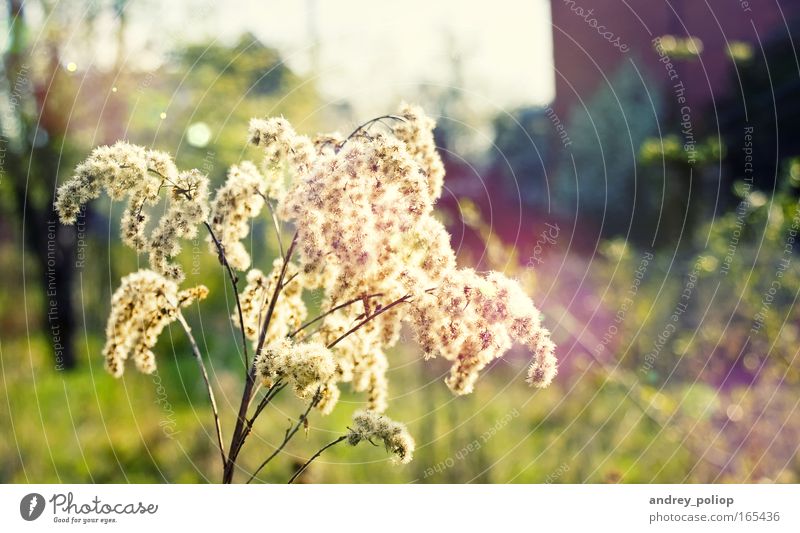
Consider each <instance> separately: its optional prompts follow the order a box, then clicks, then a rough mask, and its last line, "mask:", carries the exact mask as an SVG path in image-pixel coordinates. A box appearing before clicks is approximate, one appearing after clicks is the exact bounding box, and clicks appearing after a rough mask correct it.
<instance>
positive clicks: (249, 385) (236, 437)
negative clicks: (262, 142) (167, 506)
mask: <svg viewBox="0 0 800 533" xmlns="http://www.w3.org/2000/svg"><path fill="white" fill-rule="evenodd" d="M296 245H297V233H296V232H295V234H294V237H292V243H291V244H290V245H289V249H288V250H287V251H286V258H285V259H284V260H283V266H282V267H281V273H280V276H279V277H278V280H277V282H276V283H275V290H274V291H273V292H272V298H271V300H270V303H269V309H268V310H267V316H266V317H265V318H264V322H263V324H262V326H261V332H260V333H259V336H258V344H257V346H256V350H255V352H254V353H253V360H252V361H251V362H250V368H249V370H248V372H247V378H246V380H245V383H244V390H243V391H242V401H241V403H240V404H239V413H238V415H237V417H236V426H235V427H234V429H233V436H232V437H231V450H235V451H236V453H230V454H228V461H227V463H226V464H225V468H224V471H223V474H222V482H223V483H230V482H231V481H232V480H233V469H234V467H235V466H236V458H237V457H238V455H239V451H240V450H241V448H242V445H243V444H244V439H245V438H246V436H243V435H244V426H245V424H246V423H247V419H246V417H247V406H248V405H250V398H251V396H252V394H253V385H254V384H255V378H256V365H255V362H256V357H258V354H259V353H261V349H262V348H263V347H264V342H265V341H266V339H267V330H268V329H269V323H270V320H271V319H272V313H273V312H274V311H275V305H276V304H277V303H278V296H279V295H280V292H281V288H282V287H283V278H284V277H285V276H286V269H287V267H288V265H289V261H291V260H292V252H293V251H294V247H295V246H296ZM242 330H243V331H244V328H242Z"/></svg>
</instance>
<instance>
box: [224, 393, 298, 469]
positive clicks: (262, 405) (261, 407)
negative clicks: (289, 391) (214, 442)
mask: <svg viewBox="0 0 800 533" xmlns="http://www.w3.org/2000/svg"><path fill="white" fill-rule="evenodd" d="M286 385H287V384H286V383H281V382H277V383H275V385H273V386H272V387H270V388H269V389H268V390H267V393H266V394H265V395H264V397H263V398H261V401H260V402H258V405H257V406H256V410H255V412H254V413H253V416H251V417H250V418H248V419H247V422H245V425H244V429H243V430H242V438H241V440H240V441H239V445H238V447H237V448H236V450H235V451H234V450H231V453H233V454H234V457H237V456H238V455H239V450H241V448H242V446H244V441H245V439H247V437H248V435H250V432H251V431H252V430H253V425H254V424H255V422H256V419H257V418H258V417H259V415H260V414H261V412H262V411H263V410H264V408H265V407H266V406H267V405H269V403H270V402H271V401H272V400H273V399H274V398H275V396H277V395H278V393H279V392H281V391H282V390H283V389H285V388H286Z"/></svg>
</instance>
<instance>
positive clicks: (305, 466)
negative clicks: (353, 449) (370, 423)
mask: <svg viewBox="0 0 800 533" xmlns="http://www.w3.org/2000/svg"><path fill="white" fill-rule="evenodd" d="M346 438H347V435H342V436H341V437H339V438H338V439H336V440H334V441H332V442H329V443H328V444H326V445H325V446H323V447H322V448H320V449H319V450H318V451H317V453H315V454H314V455H312V456H311V459H309V460H308V461H306V463H305V464H304V465H303V466H301V467H300V469H299V470H298V471H297V472H295V473H294V475H293V476H292V477H291V478H290V479H289V482H288V484H292V483H294V480H295V479H297V476H299V475H300V474H302V473H303V472H304V471H305V469H306V468H308V465H310V464H311V462H312V461H313V460H314V459H316V458H317V457H319V456H320V455H322V452H324V451H325V450H327V449H328V448H330V447H332V446H336V445H337V444H339V443H340V442H342V441H343V440H345V439H346Z"/></svg>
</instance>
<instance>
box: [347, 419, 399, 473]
mask: <svg viewBox="0 0 800 533" xmlns="http://www.w3.org/2000/svg"><path fill="white" fill-rule="evenodd" d="M373 439H375V440H379V441H382V442H383V444H384V446H386V451H387V452H389V453H391V454H392V455H394V460H395V461H396V462H398V463H403V464H405V463H410V462H411V460H412V459H413V458H414V448H415V444H414V438H413V437H412V436H411V434H410V433H409V432H408V429H406V426H405V425H404V424H401V423H400V422H395V421H393V420H391V419H390V418H388V417H387V416H385V415H382V414H379V413H376V412H375V411H356V412H355V413H354V414H353V426H352V427H351V428H350V431H349V432H348V434H347V442H348V444H350V445H351V446H356V445H358V444H359V443H360V442H362V441H365V440H366V441H369V442H372V441H373Z"/></svg>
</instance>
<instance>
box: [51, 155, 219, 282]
mask: <svg viewBox="0 0 800 533" xmlns="http://www.w3.org/2000/svg"><path fill="white" fill-rule="evenodd" d="M164 188H168V189H169V190H170V194H169V195H168V202H169V203H168V207H167V210H166V213H165V215H164V216H163V217H162V218H161V219H160V220H159V222H158V224H157V225H156V226H155V228H153V229H152V231H151V232H150V235H149V236H148V234H147V225H148V222H149V219H150V216H149V214H148V213H147V211H146V208H147V207H148V206H153V205H155V204H157V203H158V202H159V200H160V192H161V190H162V189H164ZM103 190H105V191H106V193H107V194H108V195H109V197H111V199H112V200H124V199H126V198H127V206H126V208H125V211H124V213H123V215H122V221H121V227H122V229H121V233H122V241H123V242H124V243H125V244H126V245H128V246H130V247H131V248H133V249H134V250H136V251H137V252H147V253H149V254H150V266H151V267H152V268H153V269H154V270H156V271H157V272H159V273H161V274H162V275H164V276H166V277H168V278H169V279H172V280H176V281H180V280H181V279H183V272H182V270H181V268H180V266H178V265H177V264H174V263H172V262H170V260H171V259H172V258H173V257H175V256H176V255H178V253H179V252H180V243H179V241H180V239H192V238H194V237H195V236H196V235H197V226H198V225H199V224H200V223H202V222H204V221H205V219H206V217H207V216H208V179H207V178H206V177H205V176H204V175H202V174H200V173H199V172H198V171H196V170H192V171H188V172H178V169H177V167H176V166H175V163H174V162H173V161H172V158H171V157H170V156H169V155H167V154H165V153H163V152H157V151H154V150H146V149H144V148H142V147H140V146H134V145H131V144H128V143H126V142H124V141H120V142H118V143H116V144H114V145H113V146H101V147H99V148H96V149H95V150H94V151H93V152H92V154H91V155H90V156H89V157H88V158H87V159H86V161H84V162H83V163H81V164H80V165H78V166H77V168H76V169H75V174H74V175H73V176H72V178H71V179H70V180H68V181H67V182H66V183H64V184H63V185H62V186H61V187H59V189H58V194H57V198H56V205H55V207H56V212H57V213H58V215H59V218H60V219H61V222H63V223H65V224H74V223H75V221H76V218H77V216H78V213H79V212H80V210H81V207H82V206H83V205H84V204H85V203H86V202H88V201H90V200H93V199H95V198H98V197H99V196H100V193H101V192H102V191H103Z"/></svg>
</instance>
